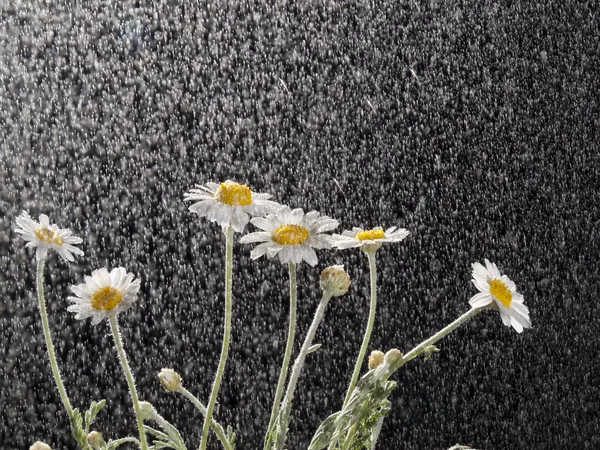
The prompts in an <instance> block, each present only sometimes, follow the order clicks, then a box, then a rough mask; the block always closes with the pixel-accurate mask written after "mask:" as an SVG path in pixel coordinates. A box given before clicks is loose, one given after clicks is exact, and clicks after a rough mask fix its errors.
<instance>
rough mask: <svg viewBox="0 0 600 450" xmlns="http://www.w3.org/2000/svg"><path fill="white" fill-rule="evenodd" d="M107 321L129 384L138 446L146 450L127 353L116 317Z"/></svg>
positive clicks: (144, 434) (110, 317)
mask: <svg viewBox="0 0 600 450" xmlns="http://www.w3.org/2000/svg"><path fill="white" fill-rule="evenodd" d="M109 322H110V330H111V331H112V335H113V339H114V340H115V346H116V347H117V353H118V354H119V360H120V361H121V367H123V372H124V373H125V378H126V379H127V384H128V385H129V392H130V393H131V401H132V402H133V410H134V411H135V419H136V421H137V427H138V431H139V433H140V448H141V449H142V450H147V449H148V444H147V442H146V433H145V432H144V422H143V421H142V416H141V415H140V403H139V401H138V395H137V391H136V389H135V381H134V379H133V375H132V374H131V369H130V368H129V363H128V362H127V355H125V350H123V343H122V342H121V333H120V332H119V324H118V323H117V317H116V316H109Z"/></svg>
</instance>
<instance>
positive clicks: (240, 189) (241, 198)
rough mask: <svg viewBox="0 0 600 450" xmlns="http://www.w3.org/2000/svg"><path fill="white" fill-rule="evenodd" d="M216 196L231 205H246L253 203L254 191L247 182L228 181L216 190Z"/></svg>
mask: <svg viewBox="0 0 600 450" xmlns="http://www.w3.org/2000/svg"><path fill="white" fill-rule="evenodd" d="M215 198H216V199H217V200H219V201H220V202H223V203H227V204H228V205H231V206H246V205H250V204H252V191H251V190H250V188H249V187H248V186H246V185H245V184H238V183H234V182H233V181H226V182H225V183H221V185H220V186H219V189H217V192H215Z"/></svg>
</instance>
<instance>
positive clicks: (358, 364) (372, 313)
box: [344, 251, 377, 406]
mask: <svg viewBox="0 0 600 450" xmlns="http://www.w3.org/2000/svg"><path fill="white" fill-rule="evenodd" d="M365 253H366V254H367V257H368V258H369V272H370V276H371V306H370V308H369V319H368V322H367V329H366V330H365V335H364V337H363V341H362V345H361V347H360V352H359V353H358V359H357V360H356V364H355V365H354V372H353V373H352V379H351V381H350V385H349V386H348V391H347V392H346V398H345V399H344V406H346V405H347V404H348V401H349V400H350V395H352V391H354V388H355V387H356V382H357V381H358V377H359V375H360V370H361V368H362V363H363V361H364V359H365V355H366V353H367V348H368V347H369V341H370V340H371V333H372V331H373V325H374V323H375V313H376V312H377V265H376V263H375V251H365Z"/></svg>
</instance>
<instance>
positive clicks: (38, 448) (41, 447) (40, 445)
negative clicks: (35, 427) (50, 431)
mask: <svg viewBox="0 0 600 450" xmlns="http://www.w3.org/2000/svg"><path fill="white" fill-rule="evenodd" d="M29 450H52V449H51V448H50V446H49V445H48V444H46V443H44V442H42V441H37V442H35V443H34V444H33V445H32V446H31V447H29Z"/></svg>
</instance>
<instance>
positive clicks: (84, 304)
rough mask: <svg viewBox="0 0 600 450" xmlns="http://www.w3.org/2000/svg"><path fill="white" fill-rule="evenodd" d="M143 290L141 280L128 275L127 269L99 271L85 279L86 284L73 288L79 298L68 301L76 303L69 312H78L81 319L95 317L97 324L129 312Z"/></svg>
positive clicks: (70, 298)
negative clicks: (141, 289)
mask: <svg viewBox="0 0 600 450" xmlns="http://www.w3.org/2000/svg"><path fill="white" fill-rule="evenodd" d="M139 290H140V280H139V279H137V280H136V279H134V276H133V274H132V273H127V271H126V270H125V269H124V268H123V267H117V268H115V269H113V270H111V271H110V273H109V272H108V270H106V269H98V270H94V271H93V272H92V276H91V277H85V283H82V284H79V285H77V286H71V291H72V292H73V293H74V294H75V296H71V297H69V298H68V299H69V300H70V301H71V302H73V303H74V305H71V306H69V307H68V308H67V309H68V311H71V312H74V313H76V316H75V318H76V319H77V320H83V319H87V318H88V317H91V318H92V324H93V325H96V324H98V323H100V322H101V321H102V319H104V318H107V317H112V316H117V315H118V314H120V313H122V312H123V311H126V310H128V309H129V308H130V307H131V305H132V304H133V302H134V301H135V300H136V299H137V293H138V292H139Z"/></svg>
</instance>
